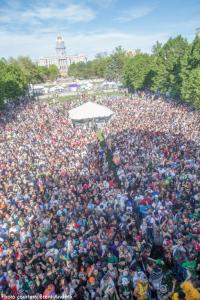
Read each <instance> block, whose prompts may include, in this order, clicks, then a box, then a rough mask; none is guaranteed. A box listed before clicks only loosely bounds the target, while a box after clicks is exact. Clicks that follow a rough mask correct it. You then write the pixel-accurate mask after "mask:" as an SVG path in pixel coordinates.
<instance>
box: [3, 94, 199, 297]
mask: <svg viewBox="0 0 200 300" xmlns="http://www.w3.org/2000/svg"><path fill="white" fill-rule="evenodd" d="M155 98H156V99H155ZM81 101H84V100H80V102H81ZM95 101H97V102H98V103H100V104H104V105H106V106H108V107H109V108H111V109H112V110H113V111H114V112H115V114H114V115H113V117H112V118H111V119H110V120H109V121H108V122H107V123H105V124H104V126H103V128H102V133H103V136H104V138H105V140H104V141H101V142H100V141H99V140H98V138H97V132H96V129H94V128H89V127H87V126H83V125H81V126H74V125H73V124H72V122H71V121H70V120H69V118H68V111H69V109H71V108H72V107H74V106H77V105H78V102H76V103H74V102H67V103H66V104H65V105H61V104H58V103H57V104H56V103H54V104H53V105H48V104H45V103H42V102H41V103H39V102H31V103H26V104H21V105H18V106H16V107H11V108H10V109H9V110H7V111H6V112H2V113H1V114H0V258H1V260H0V292H1V296H2V299H4V300H7V299H10V298H9V297H12V299H14V298H16V299H17V297H18V298H19V297H22V296H26V295H28V296H35V297H36V299H40V296H41V295H42V297H43V298H45V297H50V296H51V297H52V298H53V299H54V298H55V299H56V297H62V298H63V299H74V300H90V299H96V300H98V299H99V300H100V299H103V300H133V299H137V300H148V299H151V300H153V299H158V300H168V299H173V300H184V299H185V300H199V299H200V281H199V280H200V255H199V254H200V221H199V220H200V218H199V216H200V122H199V121H200V114H199V113H198V112H196V111H192V110H191V109H190V108H188V107H186V106H183V105H179V104H177V103H174V102H171V101H166V99H163V97H161V96H157V97H155V96H154V95H151V94H147V93H142V94H140V95H134V96H133V97H129V96H124V97H122V96H121V97H106V96H102V97H97V99H95ZM27 299H28V298H27Z"/></svg>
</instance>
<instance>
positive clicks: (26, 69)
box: [0, 57, 59, 106]
mask: <svg viewBox="0 0 200 300" xmlns="http://www.w3.org/2000/svg"><path fill="white" fill-rule="evenodd" d="M58 75H59V70H58V68H57V67H56V66H55V65H52V66H49V68H47V67H41V66H38V65H36V64H35V63H33V62H32V61H31V59H30V58H29V57H19V58H17V59H14V58H10V59H8V60H5V59H4V58H2V59H1V60H0V106H3V104H4V103H5V101H9V100H12V101H13V100H16V99H18V98H19V97H21V96H23V95H25V93H26V91H27V89H28V85H29V84H30V83H32V84H35V83H40V82H45V81H46V80H55V79H56V78H57V77H58Z"/></svg>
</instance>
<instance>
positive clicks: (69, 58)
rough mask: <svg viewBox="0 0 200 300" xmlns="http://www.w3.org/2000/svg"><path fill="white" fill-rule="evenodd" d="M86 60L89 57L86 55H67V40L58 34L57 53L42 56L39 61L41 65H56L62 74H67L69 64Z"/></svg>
mask: <svg viewBox="0 0 200 300" xmlns="http://www.w3.org/2000/svg"><path fill="white" fill-rule="evenodd" d="M86 61H87V58H86V57H85V56H84V55H66V48H65V42H64V40H63V38H62V36H58V37H57V39H56V55H55V56H48V57H41V58H40V59H39V60H38V62H37V63H38V65H39V66H45V67H49V66H50V65H56V66H57V67H58V69H59V70H60V74H61V75H67V70H68V67H69V65H71V64H72V63H78V62H86Z"/></svg>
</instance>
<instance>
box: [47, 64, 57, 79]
mask: <svg viewBox="0 0 200 300" xmlns="http://www.w3.org/2000/svg"><path fill="white" fill-rule="evenodd" d="M58 76H59V70H58V67H57V66H56V65H51V66H49V69H48V72H47V77H48V79H49V80H55V79H56V78H57V77H58Z"/></svg>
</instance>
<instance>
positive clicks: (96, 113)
mask: <svg viewBox="0 0 200 300" xmlns="http://www.w3.org/2000/svg"><path fill="white" fill-rule="evenodd" d="M112 114H113V111H112V110H110V109H109V108H107V107H106V106H103V105H99V104H96V103H94V102H87V103H84V104H82V105H80V106H78V107H76V108H73V109H71V110H70V111H69V117H70V119H72V120H87V119H97V118H107V117H110V116H111V115H112Z"/></svg>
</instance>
